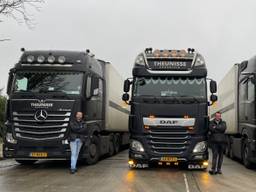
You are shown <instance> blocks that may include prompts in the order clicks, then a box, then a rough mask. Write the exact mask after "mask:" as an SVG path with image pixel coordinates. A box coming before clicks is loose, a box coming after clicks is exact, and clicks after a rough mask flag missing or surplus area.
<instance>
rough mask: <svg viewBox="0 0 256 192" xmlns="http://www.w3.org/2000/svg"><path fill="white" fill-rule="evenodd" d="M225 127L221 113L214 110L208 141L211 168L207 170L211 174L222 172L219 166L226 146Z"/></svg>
mask: <svg viewBox="0 0 256 192" xmlns="http://www.w3.org/2000/svg"><path fill="white" fill-rule="evenodd" d="M226 129H227V126H226V122H225V121H223V120H222V119H221V113H220V112H216V113H215V118H214V119H213V120H212V121H211V122H210V125H209V135H210V137H209V141H210V144H211V148H212V169H211V170H210V171H209V173H210V174H211V175H214V174H222V171H221V166H222V162H223V155H224V151H225V147H226V138H225V131H226Z"/></svg>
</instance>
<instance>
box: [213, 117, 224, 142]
mask: <svg viewBox="0 0 256 192" xmlns="http://www.w3.org/2000/svg"><path fill="white" fill-rule="evenodd" d="M226 129H227V126H226V122H225V121H222V120H220V121H219V122H218V123H217V122H216V120H215V119H214V120H212V121H210V124H209V141H210V142H211V143H212V144H214V143H223V144H225V143H226V137H225V131H226Z"/></svg>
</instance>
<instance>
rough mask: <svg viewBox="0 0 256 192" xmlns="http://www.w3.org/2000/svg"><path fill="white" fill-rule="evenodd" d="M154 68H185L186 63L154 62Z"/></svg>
mask: <svg viewBox="0 0 256 192" xmlns="http://www.w3.org/2000/svg"><path fill="white" fill-rule="evenodd" d="M154 66H155V67H166V68H171V67H186V66H187V63H186V62H183V61H154Z"/></svg>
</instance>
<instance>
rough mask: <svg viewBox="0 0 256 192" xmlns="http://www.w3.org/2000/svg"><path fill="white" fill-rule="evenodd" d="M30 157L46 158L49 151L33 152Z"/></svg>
mask: <svg viewBox="0 0 256 192" xmlns="http://www.w3.org/2000/svg"><path fill="white" fill-rule="evenodd" d="M30 157H40V158H45V157H48V153H46V152H31V153H30Z"/></svg>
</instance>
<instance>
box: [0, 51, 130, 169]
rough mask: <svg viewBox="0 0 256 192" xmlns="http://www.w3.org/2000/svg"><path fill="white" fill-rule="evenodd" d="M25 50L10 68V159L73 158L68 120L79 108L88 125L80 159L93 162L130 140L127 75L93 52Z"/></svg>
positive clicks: (6, 143)
mask: <svg viewBox="0 0 256 192" xmlns="http://www.w3.org/2000/svg"><path fill="white" fill-rule="evenodd" d="M22 51H23V53H22V56H21V58H20V60H19V62H18V63H17V64H16V65H15V66H14V67H13V68H12V69H11V70H10V73H9V80H8V87H7V94H8V97H9V98H8V102H7V110H6V123H5V128H4V133H5V136H4V145H3V154H4V157H5V158H15V159H16V160H17V161H18V162H19V163H23V164H30V163H34V162H35V161H37V160H40V159H51V160H59V159H69V158H70V148H69V141H68V137H69V131H70V127H69V123H70V121H71V120H72V119H73V118H74V116H75V113H76V112H77V111H82V112H83V113H84V114H85V120H86V124H87V127H88V132H87V139H86V142H85V144H84V146H83V148H82V151H81V153H80V159H82V160H85V161H86V162H87V163H88V164H93V163H96V162H97V160H98V159H99V157H100V156H101V155H103V154H108V155H113V154H115V153H117V152H118V151H119V148H120V146H121V145H123V144H125V143H128V140H129V136H128V113H129V111H128V110H127V109H125V108H123V107H122V106H121V105H120V101H121V99H120V97H121V95H122V87H123V80H122V78H121V77H120V75H119V74H118V73H117V71H116V70H115V69H114V68H113V66H112V65H111V64H110V63H108V62H104V61H102V60H98V59H95V58H94V55H92V54H91V53H90V52H89V51H87V52H76V51H26V50H24V49H23V50H22ZM125 122H127V123H125Z"/></svg>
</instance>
